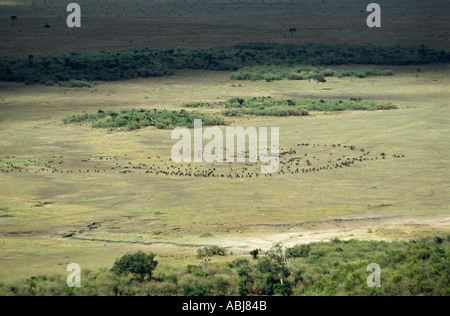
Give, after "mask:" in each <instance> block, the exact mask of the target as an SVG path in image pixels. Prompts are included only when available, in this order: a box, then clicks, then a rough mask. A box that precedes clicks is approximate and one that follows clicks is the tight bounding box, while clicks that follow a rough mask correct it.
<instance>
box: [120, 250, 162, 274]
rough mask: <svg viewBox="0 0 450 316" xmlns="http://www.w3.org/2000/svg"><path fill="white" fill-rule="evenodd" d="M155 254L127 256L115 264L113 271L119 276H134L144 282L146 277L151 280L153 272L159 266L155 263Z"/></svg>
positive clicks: (142, 253) (138, 253) (140, 252)
mask: <svg viewBox="0 0 450 316" xmlns="http://www.w3.org/2000/svg"><path fill="white" fill-rule="evenodd" d="M155 257H156V255H155V254H154V253H149V254H146V253H144V252H142V251H139V252H137V253H134V254H126V255H124V256H123V257H122V258H120V259H118V260H116V262H114V266H113V268H112V271H113V272H114V273H115V274H117V275H129V274H131V275H133V276H134V277H135V278H137V279H139V280H141V281H144V280H145V278H146V277H148V278H151V277H152V273H153V271H154V270H155V269H156V266H157V265H158V261H155V260H154V259H155Z"/></svg>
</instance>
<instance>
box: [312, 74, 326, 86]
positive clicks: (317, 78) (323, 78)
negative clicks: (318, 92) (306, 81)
mask: <svg viewBox="0 0 450 316" xmlns="http://www.w3.org/2000/svg"><path fill="white" fill-rule="evenodd" d="M311 78H312V79H314V80H316V83H315V84H314V87H313V90H315V89H316V86H317V84H318V83H319V82H327V81H326V80H325V77H324V76H322V75H313V76H311Z"/></svg>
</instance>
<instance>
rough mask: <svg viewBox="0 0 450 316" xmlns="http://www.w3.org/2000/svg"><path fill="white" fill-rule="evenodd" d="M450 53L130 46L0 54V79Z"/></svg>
mask: <svg viewBox="0 0 450 316" xmlns="http://www.w3.org/2000/svg"><path fill="white" fill-rule="evenodd" d="M449 62H450V53H449V52H445V51H438V50H434V49H430V48H427V47H425V46H421V47H417V48H406V47H376V46H351V45H312V44H311V45H300V46H298V45H285V44H263V43H254V44H240V45H236V46H233V47H231V48H224V49H218V48H215V49H212V48H211V49H132V50H123V51H114V52H96V53H71V54H65V55H59V56H46V57H35V56H33V55H29V57H28V58H26V59H16V60H1V61H0V80H1V81H15V82H26V83H28V84H33V83H40V84H47V85H54V84H58V83H61V82H69V81H71V82H72V83H70V84H69V86H72V85H73V86H75V87H77V86H80V85H82V86H83V85H89V84H88V83H83V82H92V81H113V80H124V79H131V78H146V77H156V76H164V75H171V74H173V73H174V72H175V71H176V70H178V69H203V70H231V71H236V70H238V69H241V68H243V67H248V66H264V65H265V66H268V65H271V66H297V65H346V64H365V65H368V64H372V65H419V64H429V63H449Z"/></svg>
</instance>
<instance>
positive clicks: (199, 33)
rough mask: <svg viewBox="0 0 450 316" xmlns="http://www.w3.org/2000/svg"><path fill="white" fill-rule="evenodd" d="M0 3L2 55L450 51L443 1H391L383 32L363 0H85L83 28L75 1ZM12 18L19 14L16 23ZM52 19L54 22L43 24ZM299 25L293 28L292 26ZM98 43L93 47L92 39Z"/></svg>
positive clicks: (387, 2)
mask: <svg viewBox="0 0 450 316" xmlns="http://www.w3.org/2000/svg"><path fill="white" fill-rule="evenodd" d="M45 2H46V5H44V1H34V0H15V1H10V0H2V1H0V8H1V10H0V29H1V31H0V41H1V43H2V45H1V46H0V56H1V57H2V58H9V59H11V58H17V57H21V58H26V57H28V55H29V54H34V55H36V56H42V55H44V56H45V55H54V54H57V55H58V54H62V53H70V52H73V51H98V50H105V51H111V50H118V49H123V48H124V47H132V48H144V47H149V48H180V47H181V48H186V47H195V48H197V47H217V46H218V43H220V44H219V45H220V46H231V45H234V44H237V43H242V42H249V43H254V42H278V43H285V44H297V45H298V44H305V43H316V44H342V43H348V44H351V45H365V44H373V45H378V46H395V45H402V46H408V47H417V46H419V45H421V44H424V45H427V46H429V47H433V48H436V49H445V50H448V49H449V34H448V13H449V6H448V3H447V2H446V1H445V0H432V1H421V0H385V1H383V3H382V32H380V31H379V30H376V29H369V28H368V27H367V25H366V18H367V16H368V13H367V12H366V8H367V5H368V4H369V3H370V2H367V3H366V2H361V1H358V0H341V1H319V2H318V1H315V0H294V1H291V0H282V1H280V0H276V1H275V0H266V1H264V2H262V1H259V0H247V1H233V0H225V1H222V0H221V1H218V0H208V1H198V0H183V1H170V2H168V1H165V0H151V1H145V0H141V1H131V0H125V1H124V0H108V1H97V0H84V1H83V2H82V3H81V7H82V27H81V28H80V29H76V30H75V29H70V28H68V27H67V26H66V24H65V23H66V18H67V12H65V9H66V6H67V5H68V4H69V3H70V1H59V0H58V1H57V0H47V1H45ZM11 16H17V20H16V21H14V23H12V21H11V18H10V17H11ZM45 23H48V24H49V25H50V26H51V27H50V28H49V29H45V28H44V25H45ZM291 28H296V30H297V31H296V32H295V33H291V32H289V31H288V30H289V29H291ZM92 43H95V47H93V44H92Z"/></svg>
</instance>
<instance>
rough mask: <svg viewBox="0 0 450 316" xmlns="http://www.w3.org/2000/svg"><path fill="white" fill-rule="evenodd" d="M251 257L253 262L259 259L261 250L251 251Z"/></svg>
mask: <svg viewBox="0 0 450 316" xmlns="http://www.w3.org/2000/svg"><path fill="white" fill-rule="evenodd" d="M250 255H251V256H252V258H253V260H256V259H258V255H259V249H255V250H252V251H250Z"/></svg>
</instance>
